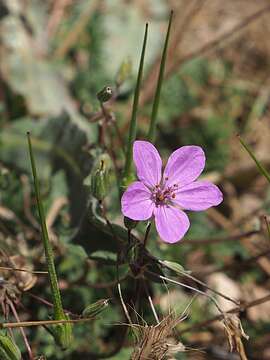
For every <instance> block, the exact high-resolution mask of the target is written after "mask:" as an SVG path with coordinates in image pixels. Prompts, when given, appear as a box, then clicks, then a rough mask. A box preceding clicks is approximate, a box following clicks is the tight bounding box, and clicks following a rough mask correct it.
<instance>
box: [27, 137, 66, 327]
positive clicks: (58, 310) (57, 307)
mask: <svg viewBox="0 0 270 360" xmlns="http://www.w3.org/2000/svg"><path fill="white" fill-rule="evenodd" d="M27 138H28V147H29V154H30V160H31V167H32V174H33V178H34V187H35V194H36V199H37V207H38V213H39V218H40V225H41V233H42V240H43V246H44V250H45V256H46V263H47V267H48V272H49V279H50V285H51V291H52V297H53V305H54V318H55V319H57V320H59V319H61V318H64V317H65V315H64V310H63V306H62V300H61V294H60V290H59V286H58V281H57V275H56V270H55V266H54V256H53V250H52V246H51V244H50V241H49V235H48V230H47V226H46V221H45V214H44V209H43V204H42V201H41V195H40V189H39V183H38V177H37V170H36V164H35V159H34V155H33V150H32V143H31V137H30V133H29V132H27Z"/></svg>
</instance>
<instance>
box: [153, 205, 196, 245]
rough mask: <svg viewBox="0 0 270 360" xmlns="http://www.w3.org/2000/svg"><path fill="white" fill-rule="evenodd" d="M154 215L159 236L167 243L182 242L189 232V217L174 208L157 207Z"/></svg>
mask: <svg viewBox="0 0 270 360" xmlns="http://www.w3.org/2000/svg"><path fill="white" fill-rule="evenodd" d="M154 215H155V223H156V228H157V231H158V233H159V236H160V237H161V239H162V240H163V241H165V242H167V243H171V244H172V243H175V242H177V241H179V240H181V239H182V237H183V236H184V235H185V233H186V232H187V231H188V228H189V225H190V224H189V220H188V217H187V215H186V214H185V213H184V212H183V211H181V210H179V209H177V208H175V207H173V206H167V205H161V206H157V207H156V208H155V210H154Z"/></svg>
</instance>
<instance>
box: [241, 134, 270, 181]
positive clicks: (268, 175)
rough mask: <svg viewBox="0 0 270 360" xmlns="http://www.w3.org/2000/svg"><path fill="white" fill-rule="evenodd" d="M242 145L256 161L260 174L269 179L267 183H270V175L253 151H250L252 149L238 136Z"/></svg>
mask: <svg viewBox="0 0 270 360" xmlns="http://www.w3.org/2000/svg"><path fill="white" fill-rule="evenodd" d="M238 138H239V141H240V143H241V144H242V146H243V147H244V148H245V150H246V151H247V152H248V154H249V155H250V157H251V158H252V159H253V160H254V161H255V164H256V165H257V168H258V169H259V171H260V173H261V174H262V175H263V176H264V177H265V178H266V179H267V181H268V182H269V183H270V174H269V172H268V171H267V170H266V168H265V167H264V166H263V165H262V164H261V163H260V161H259V160H258V159H257V158H256V156H255V155H254V153H253V151H252V150H251V149H250V147H249V146H248V145H247V144H246V143H245V142H244V140H243V139H241V137H240V136H238Z"/></svg>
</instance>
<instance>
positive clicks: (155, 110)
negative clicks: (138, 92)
mask: <svg viewBox="0 0 270 360" xmlns="http://www.w3.org/2000/svg"><path fill="white" fill-rule="evenodd" d="M172 18H173V11H171V14H170V18H169V24H168V30H167V34H166V38H165V42H164V47H163V52H162V56H161V62H160V68H159V75H158V82H157V87H156V92H155V98H154V103H153V107H152V114H151V122H150V126H149V131H148V135H147V138H148V140H149V141H151V142H154V140H155V132H156V123H157V114H158V106H159V99H160V92H161V86H162V81H163V76H164V69H165V63H166V57H167V49H168V43H169V37H170V31H171V25H172Z"/></svg>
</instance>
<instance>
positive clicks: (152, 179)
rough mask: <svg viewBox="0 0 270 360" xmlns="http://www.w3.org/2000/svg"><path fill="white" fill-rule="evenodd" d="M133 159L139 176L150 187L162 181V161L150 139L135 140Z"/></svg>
mask: <svg viewBox="0 0 270 360" xmlns="http://www.w3.org/2000/svg"><path fill="white" fill-rule="evenodd" d="M133 160H134V162H135V165H136V169H137V176H138V178H139V179H140V180H141V181H142V182H143V183H144V184H145V185H146V186H149V187H153V186H155V185H157V184H159V183H160V180H161V168H162V161H161V158H160V156H159V153H158V151H157V149H156V148H155V147H154V145H152V144H151V143H150V142H148V141H135V142H134V145H133Z"/></svg>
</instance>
